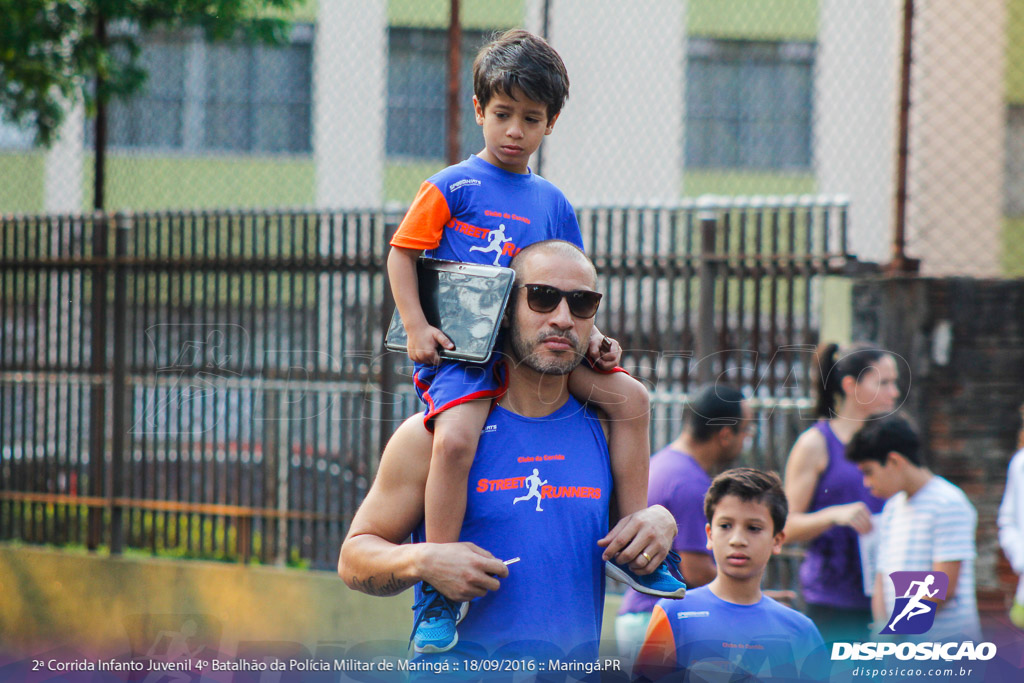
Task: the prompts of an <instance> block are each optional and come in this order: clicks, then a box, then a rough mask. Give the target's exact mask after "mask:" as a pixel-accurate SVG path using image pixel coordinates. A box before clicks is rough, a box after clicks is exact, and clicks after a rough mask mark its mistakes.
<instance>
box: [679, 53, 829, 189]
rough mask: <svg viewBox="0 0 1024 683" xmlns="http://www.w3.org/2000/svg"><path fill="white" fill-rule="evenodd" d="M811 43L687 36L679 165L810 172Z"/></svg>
mask: <svg viewBox="0 0 1024 683" xmlns="http://www.w3.org/2000/svg"><path fill="white" fill-rule="evenodd" d="M813 82H814V45H813V44H812V43H799V42H750V41H737V40H715V39H705V38H691V39H690V41H689V48H688V59H687V66H686V89H685V91H686V152H685V155H686V156H685V159H686V162H685V163H686V167H687V168H703V169H747V170H774V169H778V170H807V169H810V167H811V121H812V109H813Z"/></svg>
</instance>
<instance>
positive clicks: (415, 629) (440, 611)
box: [411, 583, 469, 652]
mask: <svg viewBox="0 0 1024 683" xmlns="http://www.w3.org/2000/svg"><path fill="white" fill-rule="evenodd" d="M412 609H413V611H414V612H415V616H414V617H413V626H412V639H411V640H412V646H413V649H414V650H415V651H416V652H447V651H448V650H450V649H452V648H453V647H455V644H456V643H457V642H459V634H458V632H457V631H456V630H455V625H456V624H458V623H459V622H460V621H462V618H463V617H464V616H466V612H467V611H468V610H469V603H468V602H454V601H452V600H449V599H448V598H446V597H445V596H443V595H442V594H441V593H440V592H439V591H438V590H437V589H436V588H434V587H433V586H431V585H430V584H429V583H424V584H423V590H422V591H421V593H420V597H419V599H418V600H417V601H416V604H415V605H413V606H412Z"/></svg>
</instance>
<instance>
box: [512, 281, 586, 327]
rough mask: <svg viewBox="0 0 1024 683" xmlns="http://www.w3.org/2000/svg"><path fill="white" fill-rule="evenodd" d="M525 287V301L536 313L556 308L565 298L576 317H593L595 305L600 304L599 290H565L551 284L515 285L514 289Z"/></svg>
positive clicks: (548, 311) (547, 311) (570, 310)
mask: <svg viewBox="0 0 1024 683" xmlns="http://www.w3.org/2000/svg"><path fill="white" fill-rule="evenodd" d="M524 287H525V288H526V303H527V304H528V305H529V306H530V309H531V310H533V311H536V312H537V313H550V312H551V311H553V310H555V309H556V308H558V304H560V303H562V299H565V300H566V302H568V304H569V312H570V313H572V314H573V315H574V316H575V317H577V318H584V319H586V318H593V317H594V315H596V314H597V307H598V306H600V305H601V297H602V296H604V295H603V294H601V292H591V291H590V290H587V289H574V290H572V291H571V292H565V291H562V290H561V289H559V288H558V287H552V286H551V285H516V289H520V288H524Z"/></svg>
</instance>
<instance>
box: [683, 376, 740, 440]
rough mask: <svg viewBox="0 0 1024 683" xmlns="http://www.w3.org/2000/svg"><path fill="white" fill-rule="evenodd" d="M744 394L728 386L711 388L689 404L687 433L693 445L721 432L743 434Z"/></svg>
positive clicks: (699, 394) (699, 392)
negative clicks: (741, 424) (727, 430)
mask: <svg viewBox="0 0 1024 683" xmlns="http://www.w3.org/2000/svg"><path fill="white" fill-rule="evenodd" d="M743 400H744V399H743V394H742V393H741V392H740V390H739V389H737V388H736V387H733V386H731V385H728V384H719V383H715V384H708V385H706V386H704V387H702V388H701V389H700V390H699V391H698V392H697V393H696V394H694V395H693V398H691V399H690V400H689V401H687V403H686V429H687V430H688V431H689V433H690V436H692V437H693V440H694V441H697V442H704V441H707V440H708V439H710V438H711V437H713V436H714V435H715V434H717V433H718V432H719V430H721V429H722V427H730V428H732V430H733V431H734V432H738V431H739V430H740V422H741V421H742V419H743V405H742V404H743Z"/></svg>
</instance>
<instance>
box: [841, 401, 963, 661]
mask: <svg viewBox="0 0 1024 683" xmlns="http://www.w3.org/2000/svg"><path fill="white" fill-rule="evenodd" d="M846 457H847V458H848V459H849V460H850V461H851V462H853V463H854V464H856V465H857V469H859V470H860V471H861V474H863V475H864V485H865V486H866V487H868V489H870V490H871V493H873V494H874V495H876V496H878V497H880V498H886V499H887V500H886V503H885V507H884V508H883V509H882V516H881V523H880V528H879V547H878V565H877V568H876V574H875V581H874V585H875V589H874V594H873V595H872V599H871V602H872V604H871V608H872V615H873V617H874V620H875V623H876V625H883V626H884V625H886V624H888V620H889V619H891V618H892V617H891V616H890V615H892V612H893V607H894V605H895V603H896V597H897V596H896V595H895V587H894V585H893V582H892V581H891V580H890V579H889V575H890V574H891V573H892V572H897V571H918V572H943V573H944V574H945V575H946V576H947V577H948V578H949V587H948V590H947V593H946V598H945V600H943V601H941V602H939V603H938V607H937V612H936V615H935V621H934V623H933V624H932V626H931V628H930V629H928V632H927V635H924V636H922V637H923V638H927V639H928V640H929V641H940V640H971V639H973V640H977V639H978V638H980V637H981V623H980V620H979V617H978V606H977V600H976V596H975V586H974V558H975V556H976V555H977V551H976V550H975V545H974V534H975V530H976V528H977V525H978V513H977V512H976V511H975V509H974V506H973V505H972V504H971V502H970V501H969V500H967V496H965V495H964V492H963V491H961V490H960V489H959V488H957V487H956V486H954V485H953V484H951V483H950V482H949V481H947V480H946V479H943V478H942V477H940V476H938V475H935V474H933V473H932V471H931V470H929V469H928V468H927V467H925V465H924V463H923V460H922V457H921V443H920V438H919V437H918V435H917V432H916V431H915V430H914V428H913V427H912V426H911V425H910V422H908V421H907V419H906V418H905V417H903V416H901V415H889V416H884V417H879V418H872V419H871V420H870V421H869V422H868V424H867V425H865V426H864V427H863V428H861V430H860V431H858V432H857V434H856V435H855V436H854V437H853V439H852V440H851V441H850V444H849V445H848V446H847V449H846ZM901 597H905V596H901ZM892 616H895V615H892Z"/></svg>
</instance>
